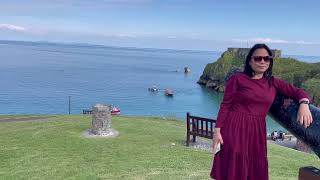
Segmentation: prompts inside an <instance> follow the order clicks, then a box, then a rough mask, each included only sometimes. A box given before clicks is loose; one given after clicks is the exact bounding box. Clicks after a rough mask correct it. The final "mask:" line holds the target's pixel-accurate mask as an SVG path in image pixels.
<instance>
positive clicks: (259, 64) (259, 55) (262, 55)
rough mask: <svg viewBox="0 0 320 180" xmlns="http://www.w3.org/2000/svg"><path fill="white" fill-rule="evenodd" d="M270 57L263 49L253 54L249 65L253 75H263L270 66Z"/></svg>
mask: <svg viewBox="0 0 320 180" xmlns="http://www.w3.org/2000/svg"><path fill="white" fill-rule="evenodd" d="M270 58H272V57H270V56H269V54H268V51H267V50H266V49H264V48H260V49H257V50H255V51H254V52H253V54H252V56H251V60H250V61H249V64H250V66H251V68H252V69H253V71H254V72H255V74H263V73H264V72H265V71H266V70H267V69H268V67H269V65H270V61H271V60H270Z"/></svg>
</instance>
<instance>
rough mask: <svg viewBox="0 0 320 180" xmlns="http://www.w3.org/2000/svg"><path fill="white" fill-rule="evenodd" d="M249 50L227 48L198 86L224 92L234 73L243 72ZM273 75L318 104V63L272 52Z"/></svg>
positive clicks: (319, 97) (279, 52) (319, 100)
mask: <svg viewBox="0 0 320 180" xmlns="http://www.w3.org/2000/svg"><path fill="white" fill-rule="evenodd" d="M249 50H250V49H249V48H228V50H227V51H225V52H224V53H222V55H221V57H220V58H219V59H218V60H217V61H215V62H213V63H209V64H207V66H206V67H205V69H204V71H203V73H202V75H201V77H200V79H199V80H198V83H199V84H202V85H205V86H207V87H208V88H213V89H214V90H216V91H219V92H224V89H225V87H224V85H225V82H226V80H227V79H228V78H229V76H230V74H232V73H233V72H234V71H243V68H244V62H245V57H246V56H247V54H248V52H249ZM272 53H273V56H274V57H275V59H274V65H273V75H275V76H277V77H279V78H281V79H284V80H286V81H288V82H290V83H292V84H294V85H295V86H297V87H303V88H304V89H305V90H307V91H308V93H309V94H310V96H311V97H313V100H314V102H315V103H316V104H320V94H319V92H320V62H319V63H305V62H301V61H298V60H296V59H293V58H281V51H280V50H272Z"/></svg>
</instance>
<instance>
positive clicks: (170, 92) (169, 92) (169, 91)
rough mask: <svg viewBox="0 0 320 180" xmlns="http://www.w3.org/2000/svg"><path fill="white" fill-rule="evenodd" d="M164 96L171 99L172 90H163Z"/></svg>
mask: <svg viewBox="0 0 320 180" xmlns="http://www.w3.org/2000/svg"><path fill="white" fill-rule="evenodd" d="M164 94H165V95H166V96H170V97H172V96H173V90H171V89H165V91H164Z"/></svg>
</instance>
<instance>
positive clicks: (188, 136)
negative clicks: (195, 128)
mask: <svg viewBox="0 0 320 180" xmlns="http://www.w3.org/2000/svg"><path fill="white" fill-rule="evenodd" d="M189 142H190V135H189V133H187V142H186V144H187V146H189Z"/></svg>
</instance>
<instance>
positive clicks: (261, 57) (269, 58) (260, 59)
mask: <svg viewBox="0 0 320 180" xmlns="http://www.w3.org/2000/svg"><path fill="white" fill-rule="evenodd" d="M252 58H253V60H254V62H261V61H262V59H263V60H264V62H270V61H271V60H272V56H252Z"/></svg>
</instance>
